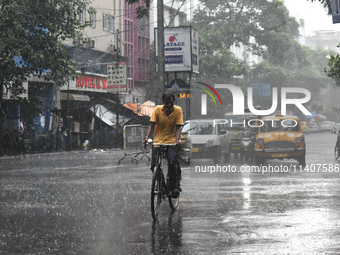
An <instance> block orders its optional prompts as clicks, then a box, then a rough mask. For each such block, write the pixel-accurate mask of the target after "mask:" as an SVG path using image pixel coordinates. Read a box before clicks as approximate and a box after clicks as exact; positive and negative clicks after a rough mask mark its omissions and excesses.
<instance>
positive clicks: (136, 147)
mask: <svg viewBox="0 0 340 255" xmlns="http://www.w3.org/2000/svg"><path fill="white" fill-rule="evenodd" d="M123 137H124V156H123V157H122V158H121V159H120V160H119V162H118V163H120V162H121V161H122V160H123V159H124V158H125V157H126V156H129V157H130V158H131V162H134V161H136V163H138V160H137V157H138V156H139V155H143V156H144V155H145V150H144V146H143V141H144V136H143V126H142V125H126V126H124V129H123Z"/></svg>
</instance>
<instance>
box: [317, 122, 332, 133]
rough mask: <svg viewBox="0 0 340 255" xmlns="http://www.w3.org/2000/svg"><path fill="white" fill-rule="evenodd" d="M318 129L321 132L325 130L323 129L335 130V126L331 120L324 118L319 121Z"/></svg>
mask: <svg viewBox="0 0 340 255" xmlns="http://www.w3.org/2000/svg"><path fill="white" fill-rule="evenodd" d="M320 130H321V131H322V132H325V131H327V132H328V131H330V132H335V126H334V125H333V123H332V122H331V121H328V120H325V121H323V122H322V123H321V128H320Z"/></svg>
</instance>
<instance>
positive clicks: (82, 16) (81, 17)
mask: <svg viewBox="0 0 340 255" xmlns="http://www.w3.org/2000/svg"><path fill="white" fill-rule="evenodd" d="M79 21H80V24H81V25H84V24H85V21H86V12H85V11H82V12H80V13H79Z"/></svg>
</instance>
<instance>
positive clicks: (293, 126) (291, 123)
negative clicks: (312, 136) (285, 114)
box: [260, 119, 300, 133]
mask: <svg viewBox="0 0 340 255" xmlns="http://www.w3.org/2000/svg"><path fill="white" fill-rule="evenodd" d="M276 131H291V132H299V131H300V130H299V124H298V122H297V121H295V120H287V119H285V120H268V121H264V123H263V126H262V127H261V128H260V132H261V133H264V132H276Z"/></svg>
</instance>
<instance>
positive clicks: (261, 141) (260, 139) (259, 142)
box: [256, 138, 264, 145]
mask: <svg viewBox="0 0 340 255" xmlns="http://www.w3.org/2000/svg"><path fill="white" fill-rule="evenodd" d="M256 142H257V143H258V144H259V145H262V144H263V143H264V140H263V139H262V138H259V139H257V141H256Z"/></svg>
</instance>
